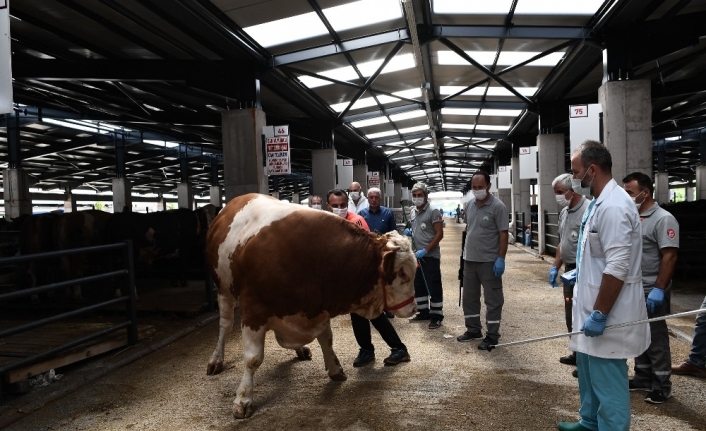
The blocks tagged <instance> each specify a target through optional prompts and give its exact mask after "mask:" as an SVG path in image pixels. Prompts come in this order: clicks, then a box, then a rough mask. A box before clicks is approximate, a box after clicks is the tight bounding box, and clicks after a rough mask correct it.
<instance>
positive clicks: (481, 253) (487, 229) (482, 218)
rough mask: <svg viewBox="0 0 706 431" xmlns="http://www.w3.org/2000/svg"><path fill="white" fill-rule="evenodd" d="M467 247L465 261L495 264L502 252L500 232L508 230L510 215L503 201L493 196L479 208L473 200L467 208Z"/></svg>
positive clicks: (473, 199) (464, 252)
mask: <svg viewBox="0 0 706 431" xmlns="http://www.w3.org/2000/svg"><path fill="white" fill-rule="evenodd" d="M465 218H466V232H467V233H466V246H465V247H464V249H463V260H467V261H469V262H495V260H496V259H497V258H498V256H499V252H500V232H502V231H507V230H508V219H509V215H508V212H507V208H506V207H505V204H503V203H502V201H501V200H500V199H498V198H496V197H495V196H491V197H490V199H488V202H486V203H484V204H483V205H481V207H480V208H479V207H478V205H476V199H475V198H472V199H471V200H470V201H469V202H468V203H467V204H466V207H465Z"/></svg>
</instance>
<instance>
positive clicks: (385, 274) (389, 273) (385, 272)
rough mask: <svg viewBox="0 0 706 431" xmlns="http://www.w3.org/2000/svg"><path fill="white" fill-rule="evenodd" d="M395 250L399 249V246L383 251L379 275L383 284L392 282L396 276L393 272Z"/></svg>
mask: <svg viewBox="0 0 706 431" xmlns="http://www.w3.org/2000/svg"><path fill="white" fill-rule="evenodd" d="M397 250H399V247H396V248H394V247H393V248H386V249H385V251H383V254H382V264H381V265H380V276H381V277H382V280H383V281H384V282H385V284H392V282H393V281H395V277H397V273H396V272H395V259H397Z"/></svg>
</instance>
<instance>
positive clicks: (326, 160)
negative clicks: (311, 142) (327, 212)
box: [311, 149, 336, 208]
mask: <svg viewBox="0 0 706 431" xmlns="http://www.w3.org/2000/svg"><path fill="white" fill-rule="evenodd" d="M311 178H312V184H313V186H314V192H313V194H315V195H319V196H321V199H322V200H323V203H324V208H326V194H327V193H328V191H329V190H331V189H332V188H334V187H335V186H336V150H335V149H325V150H311Z"/></svg>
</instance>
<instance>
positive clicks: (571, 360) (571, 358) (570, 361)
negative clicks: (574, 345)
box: [559, 353, 576, 366]
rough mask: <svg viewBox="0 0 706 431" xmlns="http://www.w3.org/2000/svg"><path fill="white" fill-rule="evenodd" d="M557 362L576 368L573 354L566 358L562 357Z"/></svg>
mask: <svg viewBox="0 0 706 431" xmlns="http://www.w3.org/2000/svg"><path fill="white" fill-rule="evenodd" d="M559 362H561V363H562V364H564V365H573V366H576V355H575V354H574V353H572V354H570V355H567V356H562V357H561V358H559Z"/></svg>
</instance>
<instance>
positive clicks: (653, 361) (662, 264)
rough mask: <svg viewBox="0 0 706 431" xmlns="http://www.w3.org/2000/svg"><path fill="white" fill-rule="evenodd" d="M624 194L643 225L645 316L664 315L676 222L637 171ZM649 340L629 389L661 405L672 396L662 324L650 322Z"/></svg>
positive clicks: (669, 360)
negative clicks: (644, 393)
mask: <svg viewBox="0 0 706 431" xmlns="http://www.w3.org/2000/svg"><path fill="white" fill-rule="evenodd" d="M623 183H624V184H625V186H624V187H625V191H626V192H628V194H629V195H630V196H631V197H632V198H633V200H634V201H635V205H636V206H637V211H638V212H639V213H640V221H641V224H642V226H641V227H642V262H641V265H642V286H643V288H644V289H645V299H646V304H647V315H648V316H649V317H650V318H652V317H661V316H666V315H667V314H668V313H669V296H670V293H671V291H670V287H671V284H672V276H673V275H674V268H675V267H676V264H677V253H678V251H679V223H677V220H676V219H675V218H674V216H673V215H671V214H670V213H669V212H668V211H666V210H665V209H664V208H661V207H660V206H659V205H658V204H657V202H655V201H654V199H653V198H652V194H653V193H654V187H653V185H652V179H651V178H650V177H649V176H647V175H645V174H643V173H640V172H633V173H632V174H630V175H628V176H627V177H625V178H623ZM650 332H651V333H652V339H651V342H650V346H649V347H648V348H647V350H646V351H645V352H644V353H643V354H641V355H640V356H638V357H637V358H635V377H634V378H633V379H632V380H631V381H630V390H631V391H634V390H644V391H647V396H646V397H645V401H647V402H648V403H652V404H662V403H664V402H665V401H667V400H668V399H669V397H671V395H672V382H671V381H670V376H671V371H672V358H671V351H670V349H669V332H668V331H667V323H666V322H665V321H660V322H652V323H650Z"/></svg>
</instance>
